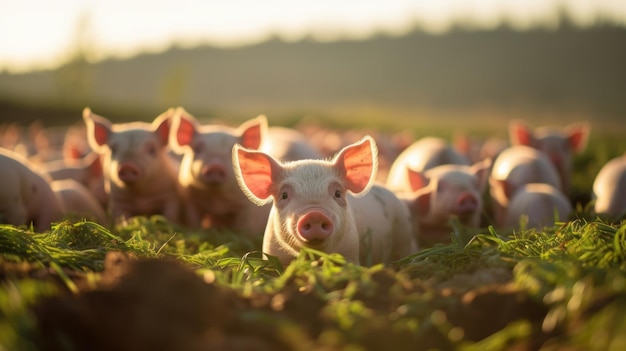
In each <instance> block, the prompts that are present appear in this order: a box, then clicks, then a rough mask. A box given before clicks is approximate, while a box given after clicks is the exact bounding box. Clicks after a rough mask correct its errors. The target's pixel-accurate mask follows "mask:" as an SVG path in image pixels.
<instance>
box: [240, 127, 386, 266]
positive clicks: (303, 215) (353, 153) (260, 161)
mask: <svg viewBox="0 0 626 351" xmlns="http://www.w3.org/2000/svg"><path fill="white" fill-rule="evenodd" d="M375 152H376V151H375V144H374V142H373V140H372V139H370V138H365V139H363V140H362V141H361V142H359V143H357V144H354V145H350V146H347V147H345V148H344V149H342V150H341V151H340V152H339V153H338V154H337V155H336V156H335V157H334V158H333V159H332V160H331V161H327V160H301V161H294V162H289V163H285V164H281V163H279V162H278V161H276V160H275V159H274V158H272V157H271V156H269V155H267V154H265V153H263V152H260V151H251V150H247V149H245V148H242V147H241V146H239V145H236V146H235V147H234V148H233V164H234V170H235V172H236V175H237V181H238V183H239V185H240V186H241V188H242V189H243V191H244V192H245V194H246V195H247V196H248V198H249V199H250V201H252V202H254V203H255V204H257V205H259V206H261V205H265V204H267V203H269V202H273V206H272V209H271V212H270V216H269V219H268V223H267V227H266V230H265V236H264V238H263V251H264V252H265V253H267V254H270V255H274V256H277V257H278V258H279V259H280V260H281V261H282V262H283V263H284V264H286V263H288V262H289V261H290V260H292V259H293V258H294V257H296V256H297V255H298V253H299V251H300V250H301V248H302V247H304V246H307V247H311V248H315V249H318V250H322V251H325V252H337V253H341V254H342V255H344V256H345V257H346V259H347V260H348V261H351V262H355V263H358V262H359V233H358V231H357V226H356V222H355V218H354V216H353V212H352V209H351V201H352V200H351V199H352V197H351V195H350V194H353V195H357V196H358V195H364V194H365V193H367V191H368V190H369V188H370V187H371V185H372V182H373V180H374V177H375V174H376V169H377V164H376V158H375V157H374V155H375Z"/></svg>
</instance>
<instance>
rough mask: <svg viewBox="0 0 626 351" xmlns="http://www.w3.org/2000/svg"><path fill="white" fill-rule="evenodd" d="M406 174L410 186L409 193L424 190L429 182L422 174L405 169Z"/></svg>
mask: <svg viewBox="0 0 626 351" xmlns="http://www.w3.org/2000/svg"><path fill="white" fill-rule="evenodd" d="M406 173H407V176H408V178H409V185H410V186H411V191H416V190H419V189H422V188H425V187H426V186H427V185H428V183H429V181H430V180H429V179H428V178H426V176H425V175H424V172H420V171H416V170H413V169H411V168H409V167H407V168H406Z"/></svg>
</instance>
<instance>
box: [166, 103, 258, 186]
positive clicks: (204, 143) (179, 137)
mask: <svg viewBox="0 0 626 351" xmlns="http://www.w3.org/2000/svg"><path fill="white" fill-rule="evenodd" d="M266 130H267V119H266V118H265V116H259V117H257V118H255V119H252V120H249V121H247V122H245V123H243V124H242V125H241V126H240V127H239V128H237V129H233V128H228V127H223V126H217V125H205V126H203V125H200V123H199V122H198V121H197V120H196V119H195V118H194V117H193V116H192V115H190V114H189V113H187V112H186V111H185V110H184V109H182V108H178V109H177V110H176V114H175V118H174V123H173V126H172V132H171V136H170V139H171V141H172V148H173V150H174V151H175V152H177V153H181V154H183V155H184V156H183V159H182V162H181V171H180V172H181V173H180V180H181V183H182V184H183V185H186V186H192V187H195V188H204V189H211V188H219V187H225V188H233V187H237V184H236V182H235V176H234V174H233V167H232V148H233V146H234V145H235V144H240V145H242V146H243V147H245V148H248V149H252V150H256V149H258V148H259V146H260V145H261V142H262V137H263V135H264V134H265V131H266Z"/></svg>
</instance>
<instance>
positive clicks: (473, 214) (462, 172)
mask: <svg viewBox="0 0 626 351" xmlns="http://www.w3.org/2000/svg"><path fill="white" fill-rule="evenodd" d="M490 166H491V160H489V159H487V160H484V161H481V162H477V163H475V164H474V165H472V166H466V165H453V164H446V165H440V166H436V167H433V168H430V169H428V170H426V171H416V170H414V169H412V168H409V167H407V168H405V170H404V172H405V173H406V180H405V181H404V183H397V184H395V187H394V191H395V193H396V194H397V195H398V197H400V198H401V199H403V200H404V201H405V203H406V204H407V206H408V207H409V209H410V212H411V217H412V220H413V229H414V236H415V238H416V239H417V244H418V246H419V247H420V248H426V247H431V246H433V245H434V244H437V243H448V242H450V238H451V236H450V234H451V232H452V228H451V227H450V224H449V222H450V219H451V218H452V217H453V216H454V217H456V218H458V219H459V221H460V222H461V224H463V225H464V226H466V227H468V228H477V227H478V226H479V225H480V217H481V214H482V210H483V200H482V194H483V191H484V189H485V186H486V183H487V177H488V174H489V168H490Z"/></svg>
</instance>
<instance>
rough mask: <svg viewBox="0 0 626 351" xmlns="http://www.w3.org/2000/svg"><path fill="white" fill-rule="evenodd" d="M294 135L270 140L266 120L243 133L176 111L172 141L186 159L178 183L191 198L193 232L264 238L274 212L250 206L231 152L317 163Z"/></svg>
mask: <svg viewBox="0 0 626 351" xmlns="http://www.w3.org/2000/svg"><path fill="white" fill-rule="evenodd" d="M295 133H296V132H295V131H289V130H287V129H277V133H276V134H274V135H272V136H269V137H268V135H267V134H268V127H267V118H266V117H265V116H263V115H260V116H258V117H256V118H254V119H251V120H248V121H246V122H244V123H242V124H241V125H240V126H239V127H238V128H232V127H228V126H223V125H215V124H206V125H202V124H201V123H200V122H198V121H197V120H196V118H195V117H193V116H192V115H191V114H189V113H188V112H187V111H185V110H184V109H183V108H178V109H177V110H176V116H175V118H174V122H173V126H172V132H171V135H170V141H171V145H172V147H173V150H174V151H175V152H177V153H179V154H183V159H182V162H181V167H180V172H179V178H178V179H179V182H180V184H181V185H182V186H183V187H184V188H185V189H186V191H187V193H188V194H189V198H190V203H191V206H190V209H189V211H188V212H189V213H188V215H189V219H188V220H189V222H190V224H191V225H192V226H194V227H206V226H211V227H214V228H218V229H228V230H233V231H236V232H240V233H243V234H247V235H250V236H252V237H255V236H256V237H258V236H260V235H262V234H263V229H264V228H265V224H266V222H267V216H268V214H269V211H270V206H265V207H258V206H255V205H254V204H252V203H250V201H248V198H247V197H246V196H245V195H244V193H243V192H242V191H241V189H240V188H239V186H238V185H237V181H236V180H235V175H234V173H233V165H232V148H233V146H234V145H235V144H241V145H243V146H244V147H246V148H248V149H253V150H256V149H259V148H264V149H266V150H268V151H269V152H271V153H272V155H278V156H276V157H278V158H280V159H295V158H299V157H315V156H318V155H319V154H318V153H316V152H315V151H313V150H312V149H311V148H309V147H307V146H306V144H305V143H304V142H302V140H303V139H304V137H301V136H299V135H297V134H295Z"/></svg>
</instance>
